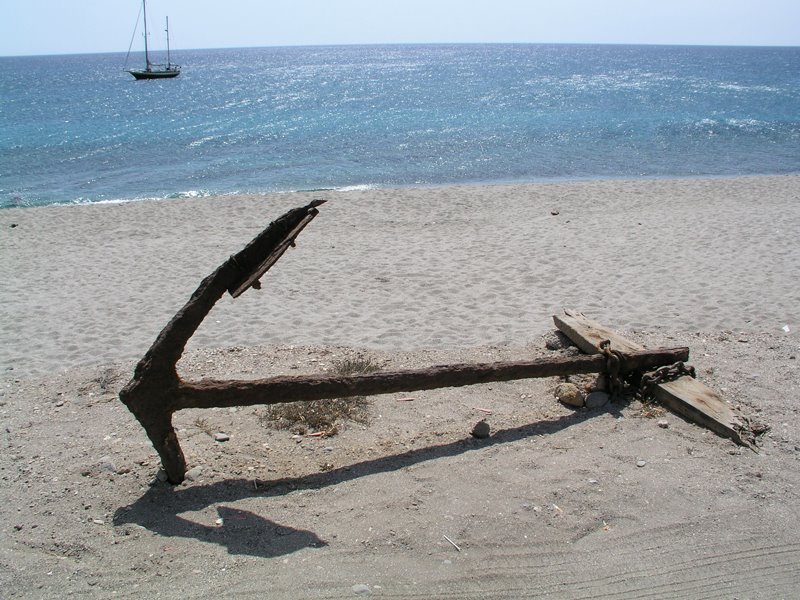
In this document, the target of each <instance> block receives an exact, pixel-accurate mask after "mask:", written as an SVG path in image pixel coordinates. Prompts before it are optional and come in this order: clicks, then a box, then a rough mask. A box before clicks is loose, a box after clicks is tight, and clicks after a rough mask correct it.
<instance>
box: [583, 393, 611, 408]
mask: <svg viewBox="0 0 800 600" xmlns="http://www.w3.org/2000/svg"><path fill="white" fill-rule="evenodd" d="M609 399H610V396H609V395H608V394H607V393H605V392H592V393H591V394H589V395H588V396H586V408H601V407H603V406H605V405H606V404H608V401H609Z"/></svg>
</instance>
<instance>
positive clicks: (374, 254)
mask: <svg viewBox="0 0 800 600" xmlns="http://www.w3.org/2000/svg"><path fill="white" fill-rule="evenodd" d="M320 197H321V198H326V199H328V200H330V201H329V202H328V203H327V204H326V205H325V206H323V207H322V211H321V214H320V215H319V217H317V219H316V220H315V221H314V222H313V223H312V224H311V225H310V226H309V228H308V229H307V231H305V232H303V234H302V236H301V237H300V238H299V240H298V242H299V243H298V248H297V249H294V250H292V251H291V252H289V253H287V254H286V255H285V256H284V257H283V258H282V259H281V261H280V262H279V264H278V265H276V267H275V268H274V269H273V270H272V271H271V272H270V273H269V274H268V275H267V277H266V278H265V279H264V284H265V289H264V290H261V291H260V292H256V291H250V292H248V293H246V294H245V295H243V296H242V297H241V298H240V299H238V300H236V301H235V302H234V301H233V300H231V299H230V298H228V297H225V298H223V299H222V300H221V301H220V302H219V303H218V305H217V307H215V309H214V311H212V313H211V314H210V315H209V316H208V317H207V319H206V322H204V324H203V325H202V327H201V328H200V330H199V331H198V332H197V334H196V336H195V337H194V338H193V339H192V340H191V341H190V345H189V348H190V349H193V348H210V347H225V346H250V345H252V346H264V345H307V346H323V345H324V346H340V345H345V346H353V347H364V348H377V349H382V350H386V349H392V348H396V349H401V350H410V349H421V348H428V347H430V348H448V347H469V346H481V345H486V344H515V345H524V344H525V343H527V341H528V340H529V339H530V338H531V336H535V335H538V334H539V333H542V332H543V331H546V330H548V328H549V327H550V326H551V324H550V316H551V315H552V314H553V313H556V312H559V311H560V309H561V308H562V307H566V308H574V309H578V310H583V311H584V312H586V313H587V314H589V315H591V316H593V317H595V318H596V319H598V320H605V321H608V322H609V323H610V324H614V325H616V326H619V327H627V328H652V327H665V328H668V329H671V330H677V331H704V330H718V329H725V330H731V331H732V330H756V331H768V332H775V333H776V335H784V332H783V331H782V328H783V327H784V326H788V327H789V329H790V332H791V335H794V332H795V331H797V330H798V328H800V315H798V307H800V296H799V295H798V292H797V290H796V286H795V285H794V283H793V280H794V277H795V275H796V272H795V265H796V264H798V262H800V251H799V250H798V249H797V248H796V244H795V243H794V237H793V236H794V233H793V232H796V231H797V230H798V228H799V226H800V203H798V198H800V176H775V177H744V178H742V177H740V178H730V179H688V180H687V179H677V180H673V179H669V180H666V179H665V180H624V181H619V180H603V181H591V182H584V183H548V184H520V185H496V186H446V187H437V188H407V189H396V188H394V189H370V190H355V191H348V192H314V193H311V192H306V193H287V194H267V195H242V196H230V197H224V202H221V201H220V200H221V198H220V197H208V198H192V199H176V200H170V201H154V202H131V203H119V204H103V205H98V204H93V205H81V206H50V207H41V208H39V209H34V210H31V209H27V208H25V209H9V210H6V211H0V215H2V216H3V226H2V228H0V231H2V238H0V244H2V248H3V254H4V256H6V257H8V258H7V259H6V260H5V261H3V263H2V265H1V266H0V275H2V277H3V278H4V280H5V281H9V282H14V283H13V285H11V286H6V287H5V288H4V290H3V292H2V293H1V295H0V306H2V308H1V309H0V310H1V311H2V322H3V325H2V330H1V331H0V339H2V341H3V344H2V347H3V348H2V351H0V365H2V367H1V368H2V370H3V372H4V373H5V372H8V369H9V367H13V371H14V372H15V373H17V374H26V373H27V374H41V373H45V372H52V371H53V370H61V369H64V368H69V367H72V366H87V365H89V364H103V363H106V362H109V361H111V362H113V361H117V360H130V359H134V358H137V357H140V356H141V355H142V354H143V353H144V351H145V350H146V349H147V348H148V347H149V345H150V343H152V341H153V340H154V339H155V336H156V335H157V334H158V332H159V331H160V330H161V328H162V327H163V326H164V325H165V324H166V323H167V321H168V320H169V319H170V318H171V316H172V315H174V313H175V311H176V310H178V308H180V307H181V306H182V305H183V303H184V302H185V301H186V300H187V299H188V297H189V295H190V294H191V293H192V292H193V291H194V290H195V289H196V287H197V285H199V283H200V280H201V279H202V278H203V277H205V276H206V275H208V274H209V273H211V272H212V271H213V270H214V269H215V268H216V267H217V266H218V265H219V264H221V263H222V262H224V260H226V259H227V257H228V256H229V255H230V254H232V253H234V252H236V251H238V250H239V249H240V248H242V247H243V246H244V245H245V244H246V243H247V242H249V240H250V239H251V238H252V237H253V236H254V235H255V234H256V233H258V231H260V230H261V229H262V228H263V227H265V226H266V225H267V224H268V223H269V222H270V221H272V220H274V219H275V218H277V217H278V216H280V215H281V214H283V212H285V211H286V210H288V209H289V208H292V207H294V206H299V205H302V204H305V203H307V202H308V201H310V200H311V199H312V198H320ZM554 212H557V213H558V214H551V213H554ZM12 223H15V224H16V225H17V227H13V228H12V227H10V224H12Z"/></svg>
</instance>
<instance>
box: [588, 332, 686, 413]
mask: <svg viewBox="0 0 800 600" xmlns="http://www.w3.org/2000/svg"><path fill="white" fill-rule="evenodd" d="M598 348H599V349H600V352H601V353H602V354H603V355H604V356H605V357H606V382H607V384H608V393H609V395H610V396H611V399H612V400H615V399H619V398H622V397H623V396H624V395H625V393H626V392H631V391H632V394H633V395H634V396H635V397H636V398H638V399H639V400H645V399H647V398H652V396H653V389H654V388H655V387H656V386H657V385H660V384H662V383H667V382H669V381H675V380H676V379H680V378H681V377H683V376H684V375H689V376H690V377H692V378H694V377H695V376H696V375H695V371H694V367H692V366H690V365H687V364H685V363H683V362H676V363H674V364H672V365H666V366H663V367H659V368H658V369H656V370H655V371H651V372H650V373H642V375H641V379H640V380H639V386H638V388H635V389H633V390H632V388H633V386H631V385H630V384H631V380H633V381H634V382H635V377H636V373H629V374H628V376H627V377H624V376H621V375H620V372H621V371H623V369H622V365H623V363H624V362H625V355H624V354H623V353H622V352H620V351H619V350H612V349H611V340H603V341H602V342H600V343H599V344H598Z"/></svg>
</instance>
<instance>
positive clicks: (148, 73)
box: [126, 0, 181, 79]
mask: <svg viewBox="0 0 800 600" xmlns="http://www.w3.org/2000/svg"><path fill="white" fill-rule="evenodd" d="M142 14H143V15H144V60H145V68H144V69H126V70H127V71H128V73H130V74H131V75H133V76H134V77H135V78H136V79H170V78H172V77H177V76H178V75H180V74H181V66H180V65H176V64H173V63H172V62H170V56H169V17H167V27H166V30H165V31H166V32H167V64H165V65H164V64H156V63H152V62H150V51H149V49H148V47H147V2H145V0H142ZM136 24H137V26H138V24H139V22H138V19H137V22H136ZM133 34H134V36H135V35H136V29H135V28H134V32H133ZM131 45H133V40H131ZM130 52H131V51H130V47H129V48H128V54H129V55H130ZM126 62H127V60H126Z"/></svg>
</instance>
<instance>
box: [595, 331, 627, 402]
mask: <svg viewBox="0 0 800 600" xmlns="http://www.w3.org/2000/svg"><path fill="white" fill-rule="evenodd" d="M598 348H599V349H600V352H601V353H602V354H603V355H604V356H605V357H606V382H607V384H608V394H609V396H611V400H617V399H619V398H622V396H623V394H624V386H625V383H624V382H623V380H622V378H621V377H620V374H619V373H620V370H621V367H622V364H623V363H624V362H625V355H624V354H623V353H622V352H620V351H619V350H612V349H611V340H603V341H602V342H600V344H599V345H598Z"/></svg>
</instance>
